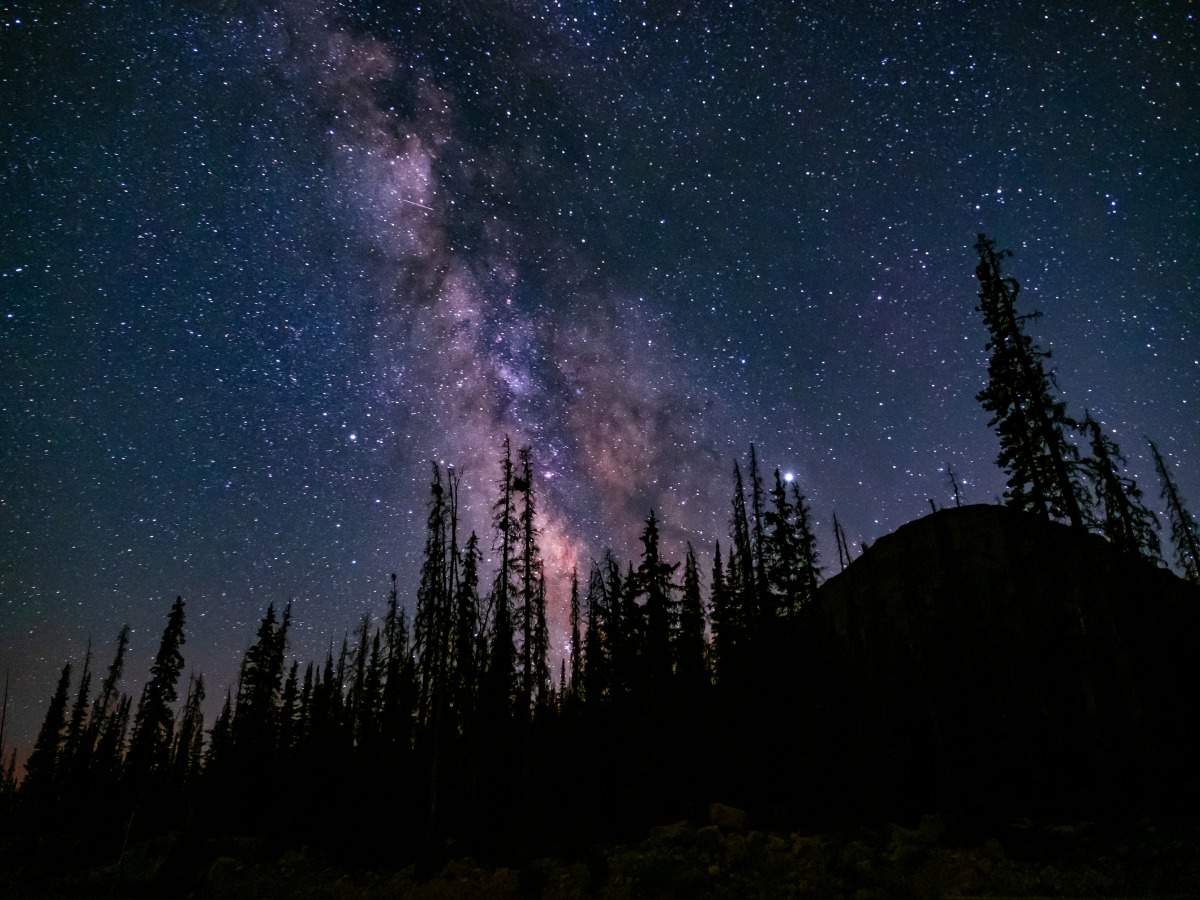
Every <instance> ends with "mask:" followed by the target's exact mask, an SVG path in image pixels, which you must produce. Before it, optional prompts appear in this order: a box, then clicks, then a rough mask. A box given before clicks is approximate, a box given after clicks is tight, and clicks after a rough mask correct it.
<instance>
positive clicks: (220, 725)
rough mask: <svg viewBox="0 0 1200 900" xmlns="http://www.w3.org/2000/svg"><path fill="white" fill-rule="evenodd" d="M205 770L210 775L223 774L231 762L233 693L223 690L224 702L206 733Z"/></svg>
mask: <svg viewBox="0 0 1200 900" xmlns="http://www.w3.org/2000/svg"><path fill="white" fill-rule="evenodd" d="M204 763H205V770H206V772H207V773H209V774H211V775H224V773H225V771H226V770H227V769H228V768H229V766H230V765H232V763H233V695H232V694H231V693H230V692H229V691H226V692H225V703H224V704H223V705H222V706H221V711H220V712H219V713H218V714H217V720H216V721H215V722H213V727H212V729H211V730H210V731H209V735H208V754H207V756H206V757H205V761H204Z"/></svg>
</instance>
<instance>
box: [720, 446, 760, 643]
mask: <svg viewBox="0 0 1200 900" xmlns="http://www.w3.org/2000/svg"><path fill="white" fill-rule="evenodd" d="M733 479H734V488H733V513H732V516H731V518H730V538H731V539H732V542H733V544H732V548H731V550H732V553H733V562H732V564H731V565H730V566H729V567H728V571H727V572H726V577H727V578H728V582H727V585H728V588H729V611H728V614H727V616H726V622H725V628H726V629H727V630H731V631H732V632H733V635H732V637H733V638H734V640H733V643H734V645H735V646H736V645H737V644H740V643H741V641H742V638H743V636H744V635H748V634H749V632H750V629H751V626H752V624H753V623H754V622H755V620H756V618H757V609H756V601H757V598H758V586H757V584H756V582H755V574H756V573H755V568H756V567H755V563H754V544H753V541H752V539H751V536H750V525H749V520H748V519H747V516H746V491H745V487H744V486H743V484H742V469H741V467H740V466H739V465H738V463H737V461H736V460H735V461H734V463H733Z"/></svg>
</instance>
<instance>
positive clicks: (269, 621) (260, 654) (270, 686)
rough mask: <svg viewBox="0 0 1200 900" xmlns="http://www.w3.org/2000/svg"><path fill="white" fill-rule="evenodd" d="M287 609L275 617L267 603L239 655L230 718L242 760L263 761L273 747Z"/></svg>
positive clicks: (289, 609) (276, 723) (280, 684)
mask: <svg viewBox="0 0 1200 900" xmlns="http://www.w3.org/2000/svg"><path fill="white" fill-rule="evenodd" d="M291 610H292V605H291V603H289V604H288V605H287V607H286V608H285V609H284V613H283V618H282V620H278V619H277V618H276V614H275V604H274V603H270V604H268V605H267V610H266V612H265V613H264V614H263V618H262V620H261V621H260V622H259V625H258V632H257V634H256V636H255V640H254V643H253V644H251V645H250V648H249V649H248V650H247V651H246V654H245V656H244V657H243V658H242V667H241V673H240V677H239V679H238V692H237V697H236V703H237V705H236V707H235V709H234V718H233V740H234V743H235V744H236V745H237V747H238V755H239V756H240V757H241V758H242V759H243V760H246V761H249V760H250V759H251V758H252V757H253V758H254V759H256V760H257V761H258V762H260V763H262V762H265V761H266V759H267V758H268V757H269V756H270V754H271V752H272V751H273V749H274V746H275V739H276V727H277V725H278V707H279V694H280V690H281V687H282V681H283V666H284V655H285V652H286V648H287V633H288V627H289V624H290V622H291V615H292V613H291Z"/></svg>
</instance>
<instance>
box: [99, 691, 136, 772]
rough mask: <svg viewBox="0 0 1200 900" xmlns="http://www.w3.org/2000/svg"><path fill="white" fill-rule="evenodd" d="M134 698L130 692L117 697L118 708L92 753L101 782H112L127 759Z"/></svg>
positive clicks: (101, 733) (108, 720)
mask: <svg viewBox="0 0 1200 900" xmlns="http://www.w3.org/2000/svg"><path fill="white" fill-rule="evenodd" d="M132 707H133V699H132V698H131V697H130V696H129V695H128V694H121V695H120V696H119V697H118V698H117V705H116V709H115V710H114V711H113V713H112V715H110V716H109V717H108V719H107V720H106V722H105V723H104V727H103V729H101V731H100V736H99V739H98V740H97V741H96V749H95V751H94V752H93V754H92V765H91V771H92V772H94V774H95V779H96V781H97V782H99V783H104V784H112V783H114V782H115V781H116V780H117V779H118V777H119V775H120V773H121V767H122V765H123V763H124V759H125V739H126V737H127V735H128V733H129V714H130V711H131V709H132Z"/></svg>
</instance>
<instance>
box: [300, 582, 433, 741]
mask: <svg viewBox="0 0 1200 900" xmlns="http://www.w3.org/2000/svg"><path fill="white" fill-rule="evenodd" d="M383 637H384V644H385V646H386V650H387V675H386V677H385V678H384V682H383V699H382V709H381V711H380V728H381V731H382V735H383V740H384V743H385V744H386V745H387V746H388V747H391V748H393V749H403V750H407V749H409V740H410V730H411V724H412V709H411V707H412V694H413V690H412V657H411V654H410V652H409V641H408V621H407V617H406V614H405V611H404V610H403V609H401V608H400V604H399V595H398V592H397V590H396V573H395V572H393V573H392V589H391V591H390V592H389V593H388V611H387V616H386V618H385V619H384V625H383ZM308 682H309V678H308V676H307V675H306V676H305V688H306V690H307V689H308V688H307V686H308ZM311 718H312V713H311V712H310V713H309V719H311ZM309 727H310V728H311V725H310V726H309Z"/></svg>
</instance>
